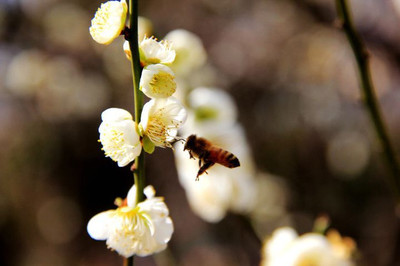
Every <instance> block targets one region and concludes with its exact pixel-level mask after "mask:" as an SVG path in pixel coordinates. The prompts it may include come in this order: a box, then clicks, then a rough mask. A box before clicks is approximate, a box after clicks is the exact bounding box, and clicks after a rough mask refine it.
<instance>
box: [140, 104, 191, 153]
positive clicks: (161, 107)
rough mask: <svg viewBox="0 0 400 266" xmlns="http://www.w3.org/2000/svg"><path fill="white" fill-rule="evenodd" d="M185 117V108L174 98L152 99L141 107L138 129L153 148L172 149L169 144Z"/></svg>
mask: <svg viewBox="0 0 400 266" xmlns="http://www.w3.org/2000/svg"><path fill="white" fill-rule="evenodd" d="M186 116H187V113H186V110H185V108H184V107H183V105H182V104H181V103H180V102H179V101H178V100H177V99H176V98H174V97H168V98H160V99H152V100H150V101H149V102H147V103H146V104H145V105H144V106H143V111H142V115H141V119H140V124H139V129H140V131H141V133H142V134H143V135H145V136H147V137H148V138H149V139H150V140H151V142H153V144H154V145H155V146H159V147H172V146H171V144H170V142H171V141H173V140H174V139H175V137H176V135H177V133H178V129H179V128H180V127H181V125H182V124H183V123H184V122H185V121H186Z"/></svg>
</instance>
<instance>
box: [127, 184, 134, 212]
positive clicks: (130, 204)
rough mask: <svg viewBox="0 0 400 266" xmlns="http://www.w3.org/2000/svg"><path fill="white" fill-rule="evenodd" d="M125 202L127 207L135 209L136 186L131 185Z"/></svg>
mask: <svg viewBox="0 0 400 266" xmlns="http://www.w3.org/2000/svg"><path fill="white" fill-rule="evenodd" d="M126 201H127V205H128V207H131V208H135V206H136V186H135V185H133V186H132V187H131V189H129V191H128V195H127V196H126Z"/></svg>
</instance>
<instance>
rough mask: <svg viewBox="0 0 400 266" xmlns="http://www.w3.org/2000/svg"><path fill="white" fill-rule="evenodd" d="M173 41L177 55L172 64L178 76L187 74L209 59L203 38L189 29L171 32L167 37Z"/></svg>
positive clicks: (166, 38)
mask: <svg viewBox="0 0 400 266" xmlns="http://www.w3.org/2000/svg"><path fill="white" fill-rule="evenodd" d="M164 39H165V40H168V41H169V42H171V44H172V46H173V48H174V50H175V52H176V57H175V60H174V62H173V63H172V65H171V68H172V70H173V71H174V72H175V73H176V74H177V75H178V76H187V75H188V74H190V73H191V72H192V71H194V70H195V69H198V68H200V67H202V66H204V64H205V63H206V61H207V53H206V51H205V49H204V46H203V43H202V41H201V39H200V38H199V37H198V36H196V35H195V34H194V33H191V32H189V31H187V30H183V29H177V30H173V31H171V32H169V33H168V34H167V35H166V36H165V38H164Z"/></svg>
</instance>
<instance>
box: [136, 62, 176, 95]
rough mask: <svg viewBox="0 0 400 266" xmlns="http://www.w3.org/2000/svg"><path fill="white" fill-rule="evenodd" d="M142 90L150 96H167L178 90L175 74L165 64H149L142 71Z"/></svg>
mask: <svg viewBox="0 0 400 266" xmlns="http://www.w3.org/2000/svg"><path fill="white" fill-rule="evenodd" d="M139 86H140V90H141V91H143V93H144V94H145V95H146V96H147V97H149V98H167V97H170V96H172V94H174V92H175V90H176V82H175V74H174V72H172V70H171V69H170V68H169V67H167V66H165V65H163V64H155V65H148V66H146V67H145V68H144V69H143V71H142V76H141V78H140V85H139Z"/></svg>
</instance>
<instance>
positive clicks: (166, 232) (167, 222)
mask: <svg viewBox="0 0 400 266" xmlns="http://www.w3.org/2000/svg"><path fill="white" fill-rule="evenodd" d="M156 228H157V231H156V233H155V235H154V238H155V239H156V241H157V242H158V243H162V244H166V243H168V241H169V240H170V239H171V236H172V233H173V232H174V224H173V223H172V219H171V218H170V217H167V218H166V219H164V220H163V221H162V222H161V223H157V224H156Z"/></svg>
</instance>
